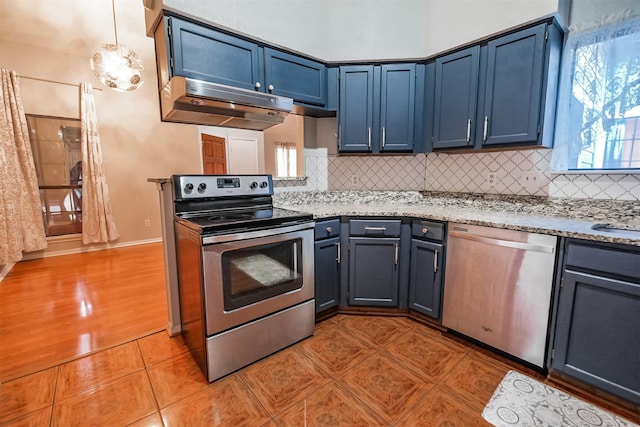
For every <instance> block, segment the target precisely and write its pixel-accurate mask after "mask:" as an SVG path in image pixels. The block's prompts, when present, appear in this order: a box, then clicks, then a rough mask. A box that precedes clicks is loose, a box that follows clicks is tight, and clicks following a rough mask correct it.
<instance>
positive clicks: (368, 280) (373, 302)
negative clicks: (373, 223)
mask: <svg viewBox="0 0 640 427" xmlns="http://www.w3.org/2000/svg"><path fill="white" fill-rule="evenodd" d="M399 250H400V239H399V238H385V237H351V238H349V295H348V303H349V305H363V306H372V307H375V306H378V307H397V306H398V285H399V281H400V274H399V273H400V270H399V267H398V254H399Z"/></svg>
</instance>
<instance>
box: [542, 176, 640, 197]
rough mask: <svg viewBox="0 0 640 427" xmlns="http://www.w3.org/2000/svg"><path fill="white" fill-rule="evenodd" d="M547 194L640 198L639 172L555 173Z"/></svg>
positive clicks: (557, 195) (554, 195) (553, 195)
mask: <svg viewBox="0 0 640 427" xmlns="http://www.w3.org/2000/svg"><path fill="white" fill-rule="evenodd" d="M549 196H551V197H571V198H579V199H598V200H631V201H632V200H640V174H631V173H629V174H620V175H617V174H616V175H611V174H597V175H596V174H577V175H573V174H571V175H569V174H566V175H556V176H555V177H554V178H553V181H552V182H551V185H550V186H549Z"/></svg>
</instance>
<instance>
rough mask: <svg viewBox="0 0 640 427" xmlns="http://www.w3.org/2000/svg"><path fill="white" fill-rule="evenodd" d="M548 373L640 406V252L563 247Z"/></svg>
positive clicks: (582, 244)
mask: <svg viewBox="0 0 640 427" xmlns="http://www.w3.org/2000/svg"><path fill="white" fill-rule="evenodd" d="M556 304H557V308H556V312H557V314H556V320H555V336H554V340H553V350H552V353H551V356H552V357H551V363H550V368H551V370H552V374H553V370H556V371H559V372H561V373H563V374H566V375H568V376H570V377H573V378H575V379H577V380H580V381H582V382H584V383H586V384H589V385H592V386H595V387H597V388H600V389H602V390H604V391H606V392H608V393H611V394H613V395H615V396H618V397H620V398H622V399H625V400H628V401H629V402H632V403H634V404H636V405H639V404H640V369H639V368H638V366H639V364H638V361H640V248H638V247H634V246H621V245H612V244H600V243H595V242H588V241H582V240H575V239H567V240H566V242H565V251H564V262H563V265H562V276H561V286H560V291H559V297H558V300H557V303H556Z"/></svg>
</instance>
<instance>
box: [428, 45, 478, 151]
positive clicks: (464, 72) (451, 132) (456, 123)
mask: <svg viewBox="0 0 640 427" xmlns="http://www.w3.org/2000/svg"><path fill="white" fill-rule="evenodd" d="M479 64H480V46H473V47H471V48H468V49H465V50H462V51H459V52H456V53H452V54H450V55H447V56H443V57H441V58H437V59H436V69H435V79H436V81H435V101H434V102H435V106H434V118H433V140H432V141H433V148H434V149H438V148H452V147H473V138H474V134H475V132H474V126H475V119H476V106H477V102H478V72H479Z"/></svg>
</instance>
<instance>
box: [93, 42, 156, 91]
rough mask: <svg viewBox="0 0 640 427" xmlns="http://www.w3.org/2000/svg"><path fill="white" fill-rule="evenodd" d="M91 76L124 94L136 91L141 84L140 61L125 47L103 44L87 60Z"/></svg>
mask: <svg viewBox="0 0 640 427" xmlns="http://www.w3.org/2000/svg"><path fill="white" fill-rule="evenodd" d="M89 63H90V65H91V69H92V70H93V74H95V76H96V77H97V78H98V79H99V80H100V81H101V82H102V83H103V84H104V85H105V86H107V87H109V88H111V89H115V90H117V91H121V92H126V91H132V90H136V89H137V88H138V87H140V85H142V83H143V79H142V71H143V70H144V68H143V66H142V61H141V60H140V58H138V55H136V53H135V52H134V51H132V50H131V49H129V48H128V47H127V46H125V45H123V44H120V43H105V44H103V45H102V46H100V48H98V49H96V51H95V52H94V53H93V56H92V57H91V59H90V60H89Z"/></svg>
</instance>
